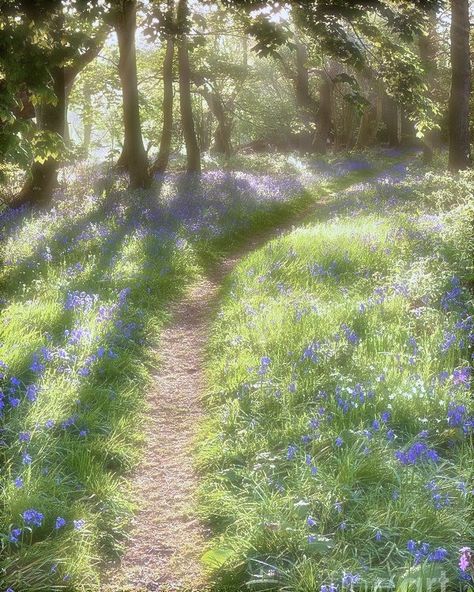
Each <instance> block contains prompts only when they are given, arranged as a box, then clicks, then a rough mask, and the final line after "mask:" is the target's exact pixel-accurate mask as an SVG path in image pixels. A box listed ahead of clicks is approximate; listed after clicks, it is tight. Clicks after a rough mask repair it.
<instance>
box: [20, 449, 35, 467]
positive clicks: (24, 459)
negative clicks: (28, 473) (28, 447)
mask: <svg viewBox="0 0 474 592" xmlns="http://www.w3.org/2000/svg"><path fill="white" fill-rule="evenodd" d="M32 460H33V459H32V458H31V456H30V455H29V454H28V452H24V453H23V454H22V457H21V462H22V463H23V464H24V465H31V463H32Z"/></svg>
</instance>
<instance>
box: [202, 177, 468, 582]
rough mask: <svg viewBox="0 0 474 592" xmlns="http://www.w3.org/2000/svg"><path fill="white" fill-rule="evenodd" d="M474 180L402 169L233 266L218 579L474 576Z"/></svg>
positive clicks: (214, 463)
mask: <svg viewBox="0 0 474 592" xmlns="http://www.w3.org/2000/svg"><path fill="white" fill-rule="evenodd" d="M472 187H473V177H472V173H470V174H469V173H468V174H465V175H461V176H458V177H456V176H450V175H444V176H443V175H439V174H436V173H434V172H432V171H427V170H425V169H421V168H420V167H418V166H413V167H412V170H410V171H409V173H408V175H406V174H405V171H404V167H403V166H400V165H396V166H395V167H393V169H392V170H391V171H390V174H389V175H384V176H381V177H380V178H379V180H378V182H376V183H368V184H363V183H362V184H359V185H358V186H355V187H352V188H350V189H348V190H347V191H346V192H345V193H344V194H339V196H336V199H334V200H333V201H332V202H331V203H329V204H328V205H327V207H325V208H322V209H321V211H320V216H319V217H316V218H315V219H312V220H308V223H307V224H306V225H305V226H303V227H301V228H298V229H296V230H295V231H293V232H291V233H289V234H287V235H285V236H283V237H282V238H279V239H277V240H274V241H272V242H270V243H269V244H268V245H267V246H266V247H264V248H262V249H261V250H259V251H257V252H255V253H254V254H252V255H250V256H249V257H247V258H246V259H245V260H244V261H243V262H241V264H240V265H239V266H238V267H237V268H236V270H235V271H234V273H233V274H232V275H231V277H230V278H229V282H228V285H227V286H226V289H225V293H224V295H223V303H222V307H221V310H220V313H219V315H218V319H217V321H216V323H215V326H214V329H213V335H212V339H211V344H210V348H209V362H208V375H209V382H210V385H211V387H210V392H209V400H208V403H209V412H210V416H211V419H210V420H209V422H208V423H207V425H206V426H205V428H204V429H203V433H202V436H201V442H200V466H201V469H202V470H203V471H204V472H205V474H206V477H205V481H204V484H203V486H202V490H201V513H202V516H203V517H205V518H206V519H207V520H208V521H209V522H210V524H211V526H212V527H213V529H214V533H215V536H214V541H213V544H212V547H211V548H210V549H209V550H208V551H207V552H206V553H205V555H204V561H205V562H206V563H207V564H208V566H209V567H210V568H211V569H212V570H213V572H214V577H215V580H216V589H223V590H224V589H225V590H235V589H237V588H239V587H240V586H242V585H244V584H245V585H246V586H247V587H249V588H251V589H257V590H285V591H291V592H314V591H315V590H316V591H319V590H321V591H322V592H328V591H330V592H333V591H334V590H336V589H337V590H341V589H349V588H355V589H360V590H362V589H369V590H374V589H376V588H377V586H379V587H380V586H382V587H384V588H386V589H396V590H400V591H402V590H404V591H407V592H408V591H409V590H420V589H422V590H425V589H428V585H429V582H428V579H427V578H433V582H432V587H431V588H429V589H431V590H440V589H445V588H443V578H445V583H446V582H447V583H448V589H450V590H457V589H459V587H460V586H461V587H462V586H464V587H468V586H469V581H468V579H467V580H466V577H467V578H468V576H467V574H462V573H460V572H459V570H458V558H459V553H458V549H459V548H460V547H463V546H469V545H470V546H472V543H473V539H474V528H473V509H474V504H473V493H474V466H473V462H472V461H473V426H474V405H473V402H472V397H471V394H470V360H471V351H472V350H471V349H470V347H469V346H470V343H472V337H473V333H472V328H473V321H472V313H473V305H472V299H471V295H470V293H469V286H470V285H472V279H473V275H472V250H471V247H472V240H471V239H472V235H471V222H472V215H473V210H472V197H473V195H472ZM463 575H464V579H461V580H460V577H462V576H463ZM331 586H332V587H331ZM418 586H419V587H418Z"/></svg>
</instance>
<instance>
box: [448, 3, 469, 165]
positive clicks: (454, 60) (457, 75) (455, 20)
mask: <svg viewBox="0 0 474 592" xmlns="http://www.w3.org/2000/svg"><path fill="white" fill-rule="evenodd" d="M450 38H451V92H450V96H449V108H448V111H449V112H448V119H449V123H448V126H449V167H450V169H451V170H454V171H457V170H460V169H465V168H467V167H469V166H470V164H471V148H470V132H469V100H470V93H471V63H470V59H471V58H470V51H469V0H451V33H450Z"/></svg>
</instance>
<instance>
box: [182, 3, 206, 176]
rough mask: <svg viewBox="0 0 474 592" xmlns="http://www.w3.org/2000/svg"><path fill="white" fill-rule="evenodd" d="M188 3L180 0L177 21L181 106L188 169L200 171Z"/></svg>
mask: <svg viewBox="0 0 474 592" xmlns="http://www.w3.org/2000/svg"><path fill="white" fill-rule="evenodd" d="M187 11H188V7H187V3H186V0H179V2H178V8H177V21H178V27H179V29H180V36H179V39H178V65H179V106H180V111H181V124H182V127H183V136H184V143H185V145H186V157H187V170H188V171H189V172H200V170H201V153H200V151H199V144H198V141H197V137H196V130H195V127H194V118H193V109H192V101H191V71H190V67H189V50H188V38H187V29H188V26H187Z"/></svg>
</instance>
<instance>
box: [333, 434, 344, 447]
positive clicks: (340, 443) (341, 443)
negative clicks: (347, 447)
mask: <svg viewBox="0 0 474 592" xmlns="http://www.w3.org/2000/svg"><path fill="white" fill-rule="evenodd" d="M334 443H335V445H336V446H337V447H338V448H340V447H341V446H342V445H343V444H344V440H343V439H342V438H341V436H338V437H337V438H336V439H335V441H334Z"/></svg>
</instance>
